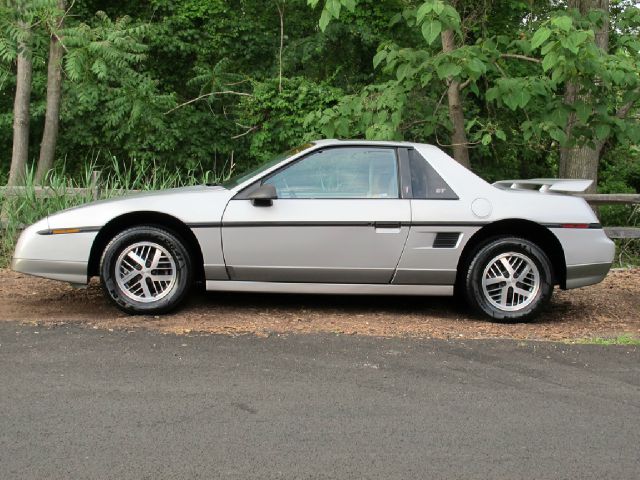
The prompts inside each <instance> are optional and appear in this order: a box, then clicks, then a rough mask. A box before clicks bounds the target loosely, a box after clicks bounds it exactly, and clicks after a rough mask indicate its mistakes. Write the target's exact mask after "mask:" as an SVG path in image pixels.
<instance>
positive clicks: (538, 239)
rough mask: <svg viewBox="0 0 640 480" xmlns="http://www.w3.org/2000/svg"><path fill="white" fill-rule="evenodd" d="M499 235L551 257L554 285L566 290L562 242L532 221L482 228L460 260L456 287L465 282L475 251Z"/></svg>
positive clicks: (519, 220)
mask: <svg viewBox="0 0 640 480" xmlns="http://www.w3.org/2000/svg"><path fill="white" fill-rule="evenodd" d="M497 235H514V236H517V237H522V238H524V239H526V240H529V241H530V242H533V243H535V244H536V245H538V246H539V247H540V248H541V249H542V250H543V251H544V253H545V254H546V255H547V257H549V261H550V262H551V266H552V268H553V283H554V285H560V286H561V287H562V288H564V286H565V283H566V279H567V264H566V262H565V257H564V250H563V248H562V245H561V244H560V240H558V238H557V237H556V236H555V235H554V234H553V233H552V232H551V231H550V230H549V229H548V228H547V227H543V226H542V225H540V224H539V223H535V222H532V221H530V220H521V219H509V220H500V221H498V222H494V223H491V224H489V225H486V226H484V227H482V228H481V229H480V230H478V231H477V232H476V233H475V234H473V236H472V237H471V238H470V239H469V241H468V242H467V244H466V245H465V247H464V249H463V250H462V255H460V259H459V260H458V269H457V271H458V274H457V278H456V286H459V285H461V283H460V282H462V280H463V275H464V270H465V269H464V266H465V265H468V262H469V261H470V260H471V256H472V255H473V253H474V251H475V250H476V248H477V247H478V245H480V244H481V243H482V242H484V241H485V240H487V239H488V238H490V237H495V236H497Z"/></svg>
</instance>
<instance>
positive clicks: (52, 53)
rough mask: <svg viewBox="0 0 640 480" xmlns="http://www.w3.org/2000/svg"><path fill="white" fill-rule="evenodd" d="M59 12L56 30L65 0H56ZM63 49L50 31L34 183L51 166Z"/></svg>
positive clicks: (60, 86) (53, 153) (37, 181)
mask: <svg viewBox="0 0 640 480" xmlns="http://www.w3.org/2000/svg"><path fill="white" fill-rule="evenodd" d="M58 9H59V10H60V14H59V16H58V18H57V20H56V30H59V29H60V28H62V23H63V21H64V9H65V1H64V0H58ZM63 55H64V50H63V47H62V44H61V43H60V40H59V39H58V36H57V34H56V32H55V31H54V32H52V34H51V40H50V43H49V64H48V65H47V111H46V114H45V118H44V132H43V133H42V143H40V158H39V159H38V168H37V170H36V178H35V181H36V183H42V181H43V180H44V178H45V176H46V175H47V173H48V172H49V170H51V168H52V167H53V162H54V160H55V154H56V143H57V141H58V128H59V124H60V99H61V96H62V56H63Z"/></svg>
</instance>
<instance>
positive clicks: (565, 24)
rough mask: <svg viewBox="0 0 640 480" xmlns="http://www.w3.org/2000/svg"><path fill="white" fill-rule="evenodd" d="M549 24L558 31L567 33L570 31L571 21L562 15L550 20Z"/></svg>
mask: <svg viewBox="0 0 640 480" xmlns="http://www.w3.org/2000/svg"><path fill="white" fill-rule="evenodd" d="M551 24H552V25H555V26H556V27H558V28H559V29H560V30H563V31H565V32H568V31H569V30H570V29H571V25H573V20H572V19H571V17H568V16H567V15H562V16H560V17H556V18H554V19H553V20H551Z"/></svg>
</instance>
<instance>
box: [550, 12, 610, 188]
mask: <svg viewBox="0 0 640 480" xmlns="http://www.w3.org/2000/svg"><path fill="white" fill-rule="evenodd" d="M567 5H568V7H569V8H577V9H578V10H579V11H580V13H581V14H583V15H586V14H587V13H589V11H591V10H603V11H604V12H605V13H608V12H609V0H569V2H568V4H567ZM595 43H596V45H597V46H598V47H600V49H602V50H603V51H604V52H606V51H608V49H609V23H608V21H605V22H604V24H603V26H602V28H601V29H599V30H597V31H596V32H595ZM577 99H580V100H582V101H583V102H585V103H589V101H590V99H589V97H588V96H587V95H584V94H581V93H580V91H579V86H577V85H575V84H573V83H567V85H566V87H565V95H564V101H565V103H566V104H567V105H572V104H573V103H574V102H575V101H576V100H577ZM575 121H576V116H575V114H573V113H572V114H571V115H569V121H568V122H567V128H566V129H565V134H566V135H567V138H568V139H571V138H572V134H573V126H574V124H575ZM603 146H604V141H597V142H595V145H594V146H593V147H591V146H589V145H576V146H574V147H571V148H567V147H561V148H560V171H559V174H560V177H563V178H587V179H591V180H593V184H592V185H591V187H589V190H588V191H589V192H595V191H596V189H597V184H598V166H599V164H600V153H601V152H602V147H603Z"/></svg>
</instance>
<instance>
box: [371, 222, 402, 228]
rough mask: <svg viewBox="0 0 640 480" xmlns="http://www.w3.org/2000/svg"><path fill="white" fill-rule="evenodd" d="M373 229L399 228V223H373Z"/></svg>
mask: <svg viewBox="0 0 640 480" xmlns="http://www.w3.org/2000/svg"><path fill="white" fill-rule="evenodd" d="M373 226H374V227H375V228H400V222H373Z"/></svg>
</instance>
